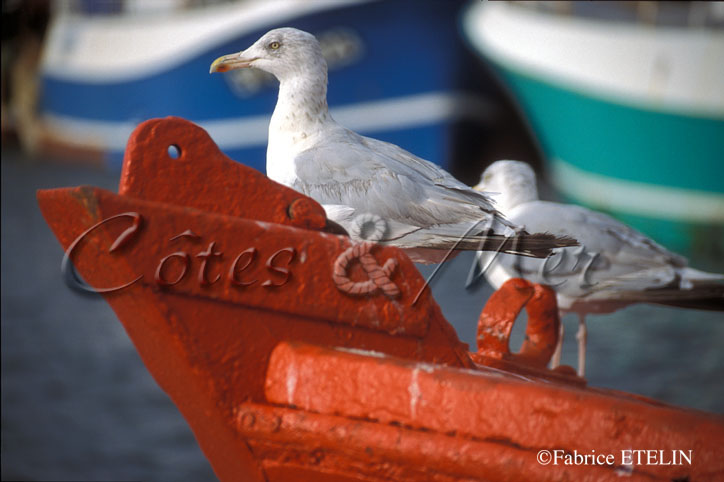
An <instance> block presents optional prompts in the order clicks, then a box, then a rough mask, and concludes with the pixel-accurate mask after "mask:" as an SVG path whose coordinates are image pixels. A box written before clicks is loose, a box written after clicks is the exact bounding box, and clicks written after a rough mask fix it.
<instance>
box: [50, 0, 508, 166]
mask: <svg viewBox="0 0 724 482" xmlns="http://www.w3.org/2000/svg"><path fill="white" fill-rule="evenodd" d="M197 3H198V5H196V6H194V7H193V8H192V7H189V5H195V4H194V2H181V1H164V2H142V1H129V0H126V1H124V2H120V1H115V2H114V1H110V2H93V1H90V2H74V3H65V4H63V5H65V7H63V8H56V10H55V12H54V16H53V18H52V21H51V24H50V27H49V30H48V34H47V36H46V43H45V50H44V53H43V57H42V62H41V68H40V75H41V80H40V92H41V95H40V100H39V111H40V119H41V122H42V126H43V129H44V131H45V132H46V134H48V135H47V137H49V138H52V139H55V140H56V141H58V142H59V143H60V144H64V145H65V146H66V147H67V146H76V147H81V148H82V149H86V150H91V151H95V152H97V153H98V155H99V157H101V158H103V159H104V162H106V163H107V164H109V165H111V166H114V167H120V163H121V162H122V157H123V150H124V148H125V145H126V141H127V139H128V135H129V134H130V133H131V131H132V130H133V129H134V128H135V126H136V125H137V124H139V123H140V122H142V121H144V120H146V119H149V118H153V117H165V116H169V115H175V116H180V117H184V118H186V119H189V120H192V121H194V122H196V123H198V124H200V125H201V126H203V127H204V128H205V129H206V130H207V131H208V132H209V133H210V134H211V136H212V137H213V138H214V140H215V141H216V143H217V144H218V145H219V146H220V147H221V149H222V150H223V151H224V152H225V153H226V154H227V155H228V156H230V157H231V158H233V159H236V160H238V161H241V162H243V163H244V164H247V165H249V166H252V167H254V168H256V169H258V170H260V171H262V172H264V170H265V159H266V144H267V129H268V123H269V118H270V117H271V113H272V111H273V109H274V105H275V103H276V97H277V86H276V80H275V79H273V77H271V76H269V75H267V74H265V73H263V72H259V71H256V70H254V69H244V70H239V71H235V72H230V73H227V74H225V75H223V76H213V77H212V76H209V73H208V71H209V65H210V64H211V61H213V59H215V58H216V57H218V56H219V55H221V54H226V53H228V52H234V51H238V50H241V49H244V48H246V47H248V46H249V45H251V44H252V43H253V42H254V41H255V40H256V39H257V38H259V37H260V36H261V35H262V34H263V33H265V32H266V31H268V30H270V29H272V28H276V27H280V26H292V27H297V28H300V29H303V30H306V31H309V32H311V33H313V34H315V35H316V36H317V37H318V38H319V40H320V42H321V44H322V47H323V50H324V53H325V57H326V58H327V61H328V64H329V69H330V73H329V95H328V99H329V104H330V108H331V110H332V115H333V116H334V117H335V118H336V119H337V120H338V121H339V122H341V123H342V124H343V125H345V126H347V127H349V128H351V129H353V130H355V131H358V132H361V133H363V134H366V135H371V136H374V137H377V138H379V139H382V140H386V141H389V142H393V143H395V144H398V145H401V146H403V147H405V148H407V149H409V150H411V151H413V152H414V153H415V154H417V155H419V156H421V157H423V158H426V159H429V160H432V161H435V162H437V163H439V164H441V165H443V166H445V167H448V168H449V167H450V165H451V164H452V163H453V162H454V160H455V158H456V157H457V158H461V157H463V156H465V157H466V158H470V157H473V158H477V159H480V158H481V156H479V155H476V156H471V155H470V151H469V150H466V151H465V153H464V154H463V151H462V150H461V149H460V143H459V140H460V137H461V136H467V137H468V138H471V137H472V138H474V140H475V141H476V142H477V143H478V145H479V144H480V141H479V140H480V137H481V135H480V132H481V131H482V130H485V129H488V128H489V127H490V125H491V123H492V120H491V115H492V113H493V111H494V110H495V107H494V106H493V103H492V102H491V99H495V98H500V95H499V93H493V88H494V87H495V83H494V82H493V81H492V78H491V77H488V78H487V79H485V78H481V75H489V74H487V73H486V70H485V69H483V68H482V66H480V65H479V63H477V62H475V54H474V53H473V52H471V51H470V50H469V48H467V46H466V44H465V43H464V41H463V39H462V38H461V36H460V34H459V17H460V13H461V11H462V10H463V9H464V7H465V6H466V4H467V2H466V1H464V0H454V1H449V2H440V1H436V0H422V1H414V0H391V1H385V2H377V1H364V0H328V1H324V2H308V1H300V0H277V1H274V2H267V1H241V2H228V1H227V2H197ZM402 19H404V20H403V21H401V20H402ZM471 126H472V127H473V128H471ZM471 130H473V131H474V132H476V133H477V134H476V135H475V136H470V135H469V132H470V131H471ZM461 133H462V134H461ZM465 133H468V134H465ZM58 142H56V144H57V143H58ZM481 169H482V166H480V167H479V168H478V169H477V172H479V171H480V170H481Z"/></svg>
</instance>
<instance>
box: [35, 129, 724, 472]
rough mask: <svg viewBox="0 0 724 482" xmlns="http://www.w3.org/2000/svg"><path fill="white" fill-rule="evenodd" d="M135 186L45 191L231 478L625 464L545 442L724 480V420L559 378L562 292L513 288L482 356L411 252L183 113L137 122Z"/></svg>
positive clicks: (131, 167) (47, 212) (94, 281)
mask: <svg viewBox="0 0 724 482" xmlns="http://www.w3.org/2000/svg"><path fill="white" fill-rule="evenodd" d="M169 146H175V148H177V149H178V150H179V151H180V155H179V156H178V158H176V159H174V158H172V157H171V156H169V155H168V147H169ZM119 192H120V194H118V195H117V194H113V193H110V192H108V191H104V190H101V189H97V188H91V187H80V188H67V189H55V190H49V191H39V193H38V200H39V203H40V206H41V209H42V211H43V214H44V216H45V218H46V219H47V221H48V223H49V224H50V225H51V227H52V229H53V231H54V232H55V234H56V236H57V237H58V239H59V241H60V243H61V244H62V245H63V247H64V248H66V249H69V248H71V247H72V250H71V251H70V253H69V257H70V259H71V260H72V261H73V264H74V265H75V266H76V268H77V270H78V271H79V273H80V274H81V275H82V276H83V279H84V280H86V281H87V282H88V283H89V284H90V285H91V286H93V287H94V288H96V289H105V292H103V296H104V297H105V298H106V300H107V301H108V303H109V304H110V305H111V306H112V307H113V309H114V310H115V312H116V313H117V315H118V317H119V319H120V320H121V322H122V323H123V325H124V327H125V328H126V330H127V332H128V334H129V336H130V337H131V339H132V340H133V342H134V344H135V345H136V348H137V349H138V351H139V353H140V355H141V357H142V358H143V360H144V362H145V363H146V366H147V367H148V369H149V371H150V372H151V373H152V374H153V376H154V377H155V378H156V380H157V381H158V383H159V385H161V387H162V388H163V389H164V390H166V391H167V392H168V393H169V395H170V396H171V398H172V399H173V400H174V402H175V403H176V405H177V406H178V407H179V409H180V411H181V412H182V413H183V415H184V416H185V417H186V419H187V420H188V422H189V424H190V425H191V427H192V429H193V430H194V433H195V434H196V437H197V439H198V441H199V444H200V446H201V448H202V449H203V450H204V452H205V453H206V455H207V457H208V458H209V460H210V461H211V464H212V466H213V468H214V470H215V471H216V473H217V475H218V476H219V478H221V479H222V480H259V481H261V480H280V481H281V480H315V481H316V480H402V479H407V480H445V481H448V480H470V479H478V480H479V479H486V480H524V479H528V480H561V479H565V478H569V479H571V480H579V479H580V480H586V479H590V480H605V479H609V478H610V479H613V478H615V477H618V476H617V475H616V472H615V471H614V470H613V469H612V468H610V467H601V466H590V465H588V466H567V467H563V466H558V467H555V466H546V465H541V464H539V463H538V462H537V461H536V450H538V449H549V450H554V449H565V450H567V451H571V450H579V451H586V450H587V451H589V452H590V450H594V449H595V450H597V451H599V452H600V451H605V450H619V449H628V448H632V449H660V450H669V449H671V448H676V449H682V450H688V449H692V450H694V460H693V462H692V464H691V466H689V465H686V466H676V467H672V466H669V467H653V468H652V467H638V466H637V467H634V468H633V471H632V472H631V473H630V474H629V476H630V477H629V478H631V479H634V480H638V479H644V478H645V479H646V480H651V479H653V480H657V479H662V480H664V479H670V478H672V477H686V476H688V477H690V478H692V479H696V478H697V477H701V478H711V477H715V476H717V475H719V476H724V457H721V447H722V446H723V445H724V444H723V442H724V421H722V419H721V418H720V417H717V416H713V415H708V414H702V413H698V412H693V411H688V410H682V409H676V408H672V407H664V406H662V405H661V404H657V403H655V402H652V401H648V400H644V399H640V398H637V397H633V396H629V395H625V394H618V393H613V392H605V391H602V390H595V389H591V388H583V384H584V382H583V381H582V380H579V379H576V378H575V377H572V376H569V375H566V374H565V373H554V372H551V371H549V370H546V369H545V364H546V363H547V361H548V358H549V357H550V353H551V349H552V346H553V345H554V344H555V339H556V336H557V333H558V330H557V323H558V319H557V314H556V309H555V304H554V301H555V299H554V297H552V293H551V292H550V291H549V290H548V289H546V288H544V287H540V286H535V285H530V284H527V283H526V282H524V281H522V280H511V282H509V284H507V285H505V286H504V287H502V288H501V290H500V291H499V292H497V293H496V294H495V296H494V297H493V298H492V299H491V300H490V302H489V303H488V305H486V308H485V310H484V312H483V314H482V315H481V319H480V325H479V328H480V331H481V333H483V332H484V333H485V334H486V336H484V337H483V338H482V339H479V344H480V349H479V352H478V353H472V354H471V353H469V352H468V351H467V349H466V348H467V347H466V346H465V345H464V344H462V343H461V342H460V341H459V340H458V338H457V336H456V334H455V332H454V330H453V328H452V327H451V326H450V325H449V324H448V323H447V321H446V320H445V319H444V318H443V316H442V314H441V312H440V309H439V307H438V306H437V304H436V303H435V301H434V299H433V298H432V296H431V294H430V290H429V289H428V288H427V287H426V286H425V281H424V279H423V278H422V277H421V276H420V274H419V272H418V271H417V269H416V268H415V266H414V265H413V264H412V263H411V262H410V260H409V258H407V256H405V255H404V254H403V253H402V252H401V251H399V250H397V249H395V248H391V247H383V246H377V245H370V246H367V247H366V248H365V249H362V248H355V246H359V245H354V244H353V243H352V242H351V241H350V240H349V238H347V237H344V236H338V235H333V234H330V233H329V232H324V231H325V230H330V229H332V228H333V226H330V225H329V223H328V222H327V220H326V218H325V216H324V211H323V210H322V208H321V206H319V204H317V203H316V202H314V201H313V200H312V199H309V198H307V197H305V196H303V195H301V194H299V193H297V192H295V191H293V190H291V189H288V188H286V187H284V186H281V185H279V184H277V183H274V182H272V181H270V180H269V179H267V178H266V177H265V176H263V175H262V174H260V173H258V172H256V171H254V170H252V169H249V168H247V167H244V166H243V165H240V164H238V163H235V162H233V161H231V160H229V159H228V158H226V156H224V155H223V154H222V153H221V152H220V151H219V150H218V148H217V147H216V146H215V145H214V144H213V142H212V141H211V139H210V138H209V137H208V135H207V134H206V133H205V132H204V131H203V130H202V129H201V128H199V127H197V126H195V125H193V124H191V123H190V122H187V121H184V120H183V119H177V118H168V119H163V120H160V119H156V120H151V121H148V122H145V123H143V124H141V125H140V126H139V127H138V128H137V130H136V131H135V132H134V133H133V135H132V136H131V139H130V140H129V145H128V149H127V151H126V158H125V160H124V171H123V174H122V180H121V186H120V189H119ZM355 250H356V251H355ZM363 257H364V259H363ZM385 266H386V267H387V268H385ZM339 275H343V276H342V278H345V279H342V278H340V276H339ZM382 275H384V277H386V278H387V279H383V278H382ZM371 279H372V281H370V280H371ZM374 280H377V281H374ZM347 281H349V282H350V283H351V285H345V283H347ZM355 283H361V284H360V285H356V284H355ZM362 284H364V286H365V287H366V288H365V289H357V288H358V287H359V286H362ZM343 285H344V286H347V288H350V289H348V290H346V291H345V290H344V286H343ZM373 285H374V286H373ZM367 288H369V289H367ZM395 290H397V291H395ZM418 295H419V297H418ZM415 300H417V301H416V302H415ZM526 303H527V304H526ZM524 306H525V308H526V310H527V311H528V314H529V322H528V329H527V334H528V340H527V341H526V342H525V343H524V345H523V348H522V349H521V352H520V353H517V354H511V353H510V351H509V348H508V341H507V338H508V336H509V334H510V327H511V326H512V323H513V322H514V320H515V317H516V316H517V314H518V312H519V311H520V310H521V309H522V308H523V307H524ZM488 335H490V336H488ZM331 347H341V348H343V349H346V350H347V351H344V350H342V351H340V350H339V349H333V348H331ZM350 350H352V351H350ZM360 350H361V351H360ZM369 351H372V352H374V353H369ZM476 363H477V364H476ZM479 365H488V367H480V366H479ZM504 371H505V372H504ZM506 373H507V374H506ZM413 381H414V383H412V382H413ZM571 382H572V383H571ZM717 451H718V452H717ZM717 455H719V457H717Z"/></svg>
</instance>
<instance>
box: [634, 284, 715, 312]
mask: <svg viewBox="0 0 724 482" xmlns="http://www.w3.org/2000/svg"><path fill="white" fill-rule="evenodd" d="M625 298H626V299H628V300H630V301H638V302H645V303H654V304H657V305H665V306H675V307H678V308H689V309H695V310H706V311H724V283H716V282H709V283H708V284H706V285H702V284H699V285H696V286H695V287H694V288H692V289H678V288H674V287H670V288H659V289H653V290H645V291H639V292H635V293H634V292H632V293H629V294H628V295H627V296H626V297H625Z"/></svg>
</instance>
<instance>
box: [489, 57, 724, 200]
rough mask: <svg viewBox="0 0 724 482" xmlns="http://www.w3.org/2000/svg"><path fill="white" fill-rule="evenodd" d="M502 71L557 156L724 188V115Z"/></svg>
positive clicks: (652, 180) (612, 171)
mask: <svg viewBox="0 0 724 482" xmlns="http://www.w3.org/2000/svg"><path fill="white" fill-rule="evenodd" d="M501 74H502V75H503V77H504V78H505V79H506V81H507V83H508V85H509V86H510V87H511V89H512V90H513V92H514V93H515V94H516V96H517V97H518V100H519V102H520V103H521V106H522V107H523V110H524V111H525V112H526V114H527V116H528V120H529V121H530V123H531V126H532V128H533V130H534V131H535V132H536V134H537V135H538V137H539V141H540V142H541V145H542V146H543V149H544V150H545V151H546V154H547V155H548V157H549V158H550V159H555V158H558V159H565V160H566V162H568V163H570V164H572V165H574V166H576V167H578V168H580V169H584V170H587V171H589V172H593V173H597V174H602V175H605V176H609V177H615V178H620V179H628V180H632V181H638V182H645V183H649V184H658V185H664V186H672V187H680V188H688V189H696V190H704V191H710V192H714V193H717V192H718V193H724V119H716V118H700V117H693V116H686V115H681V114H673V113H667V112H664V111H653V110H645V109H641V108H637V107H631V106H627V105H623V104H619V103H614V102H610V101H607V100H603V99H599V98H595V97H592V96H590V95H586V94H582V93H579V92H574V91H572V90H569V89H564V88H561V87H559V86H556V85H553V84H550V83H548V82H544V81H542V80H540V79H536V78H533V77H531V76H528V75H525V74H522V73H520V72H518V71H515V70H511V69H509V68H503V69H502V70H501ZM662 109H663V106H662Z"/></svg>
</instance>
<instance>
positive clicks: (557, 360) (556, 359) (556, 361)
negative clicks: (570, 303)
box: [551, 321, 563, 370]
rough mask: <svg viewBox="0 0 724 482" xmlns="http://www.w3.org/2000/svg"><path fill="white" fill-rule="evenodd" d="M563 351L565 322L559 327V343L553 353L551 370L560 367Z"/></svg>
mask: <svg viewBox="0 0 724 482" xmlns="http://www.w3.org/2000/svg"><path fill="white" fill-rule="evenodd" d="M562 350H563V321H561V323H560V324H559V325H558V342H557V343H556V349H555V351H553V356H552V357H551V370H552V369H554V368H556V367H558V366H559V365H560V364H561V351H562Z"/></svg>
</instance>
